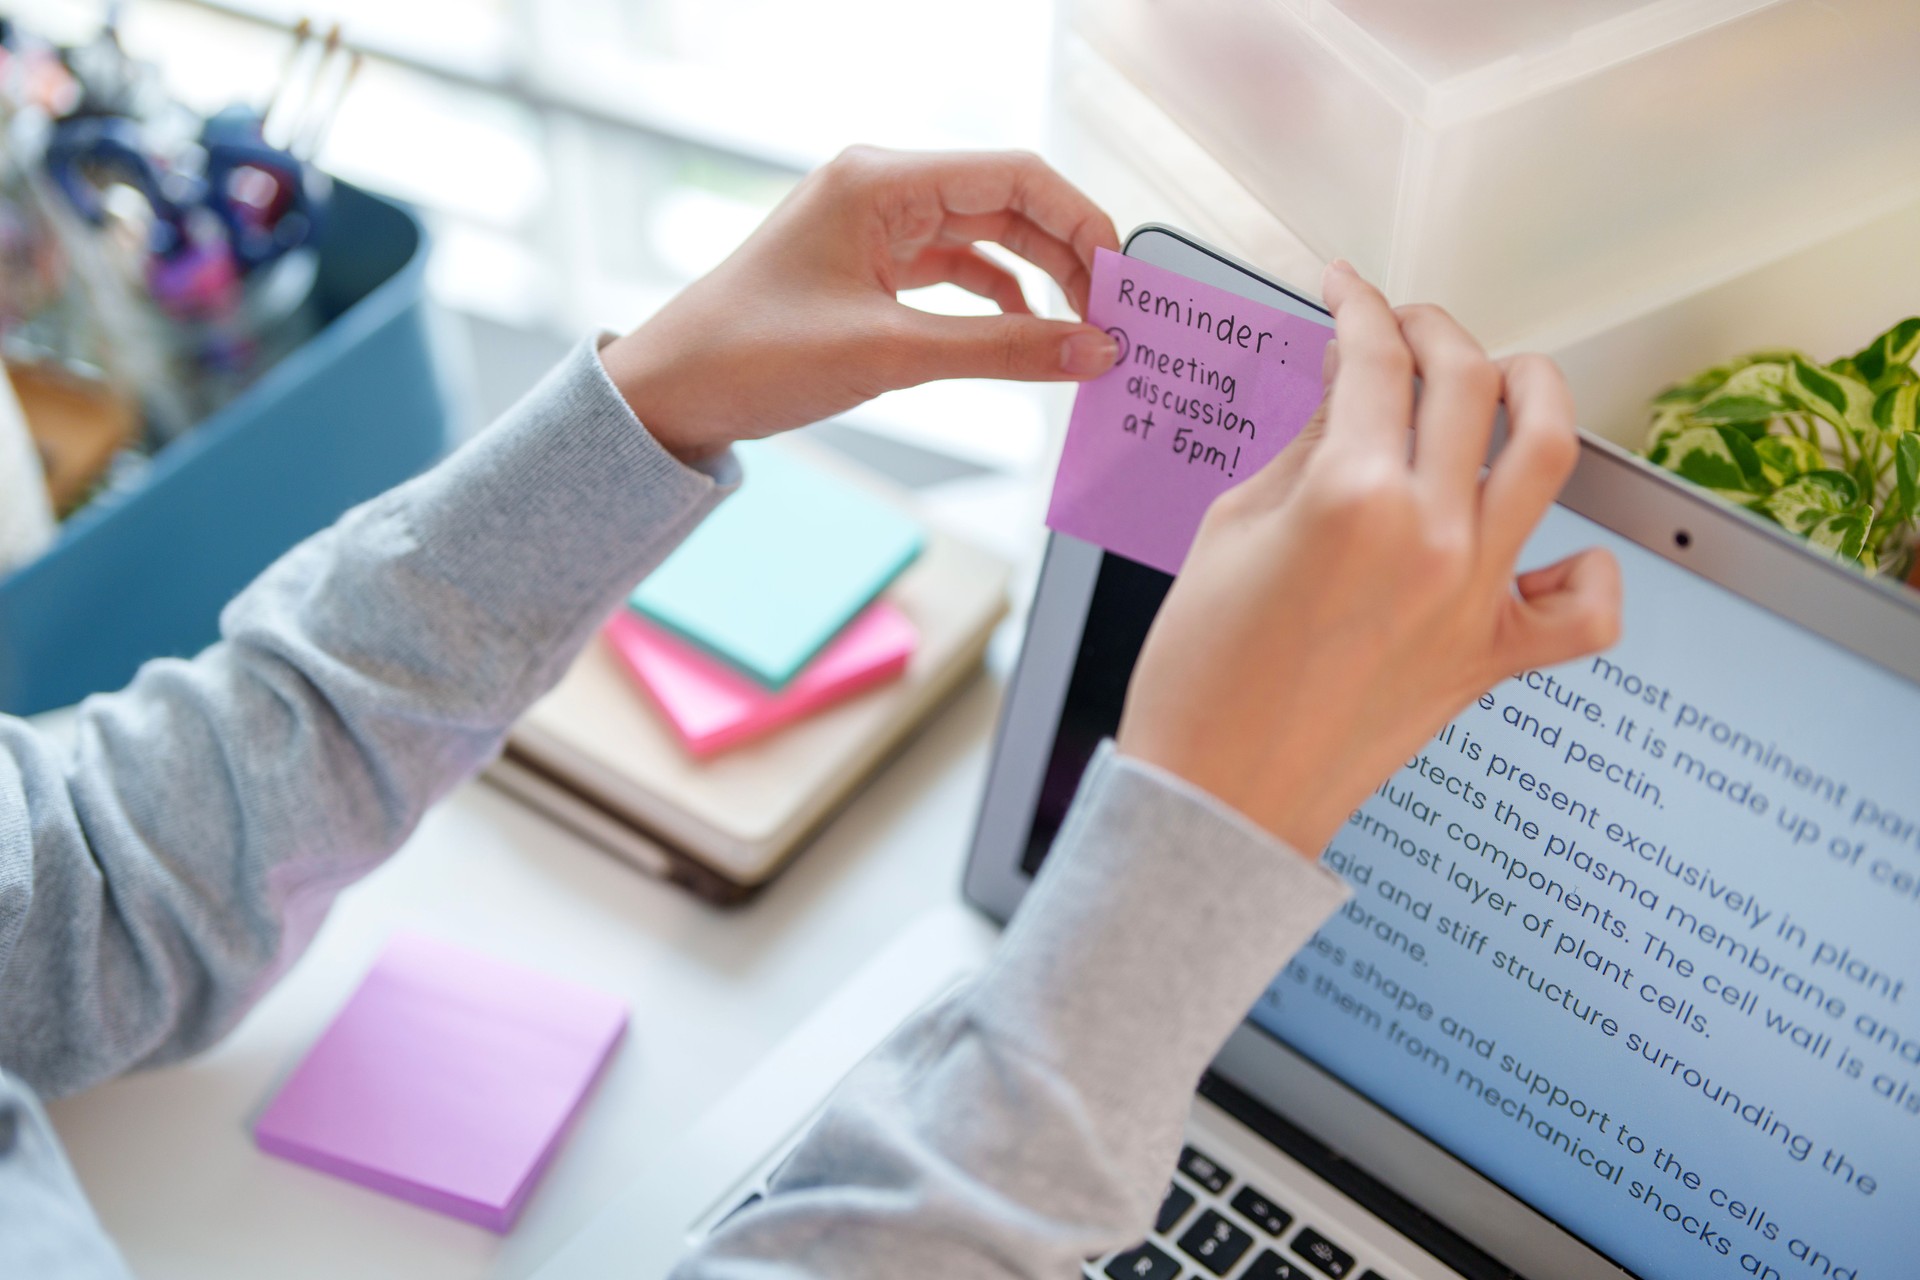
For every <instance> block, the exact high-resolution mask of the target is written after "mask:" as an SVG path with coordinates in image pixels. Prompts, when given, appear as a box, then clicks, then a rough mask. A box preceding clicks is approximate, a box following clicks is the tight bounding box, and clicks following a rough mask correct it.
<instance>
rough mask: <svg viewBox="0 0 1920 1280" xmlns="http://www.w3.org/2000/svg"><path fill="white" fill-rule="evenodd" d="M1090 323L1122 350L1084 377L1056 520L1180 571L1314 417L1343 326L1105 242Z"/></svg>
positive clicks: (1057, 483) (1133, 556)
mask: <svg viewBox="0 0 1920 1280" xmlns="http://www.w3.org/2000/svg"><path fill="white" fill-rule="evenodd" d="M1087 319H1088V320H1089V321H1090V322H1091V323H1093V324H1097V325H1099V326H1100V327H1101V328H1103V329H1105V330H1106V331H1107V332H1108V333H1111V334H1112V335H1113V336H1114V337H1115V338H1116V339H1118V341H1119V343H1120V359H1119V361H1118V362H1117V363H1116V364H1115V365H1114V367H1113V369H1112V370H1111V371H1109V372H1107V373H1105V374H1103V375H1101V376H1100V377H1098V378H1095V379H1094V380H1093V381H1092V382H1087V383H1083V384H1081V387H1080V393H1079V395H1078V397H1077V398H1076V399H1075V400H1074V403H1073V417H1072V418H1071V419H1070V420H1069V422H1068V424H1067V441H1066V447H1065V449H1064V450H1063V451H1062V452H1061V455H1060V471H1059V474H1058V475H1057V476H1056V477H1055V479H1054V484H1053V501H1052V504H1051V505H1050V506H1049V508H1048V510H1047V524H1048V526H1049V527H1051V528H1053V529H1057V530H1059V531H1060V532H1061V533H1066V534H1071V535H1072V536H1074V537H1076V538H1082V539H1085V540H1086V541H1088V542H1092V543H1094V544H1096V545H1098V546H1101V547H1104V548H1105V549H1107V550H1108V551H1112V552H1115V553H1117V554H1119V555H1123V556H1126V557H1127V558H1128V559H1130V560H1138V561H1139V562H1141V563H1142V564H1146V565H1151V566H1152V567H1153V568H1156V569H1159V570H1162V571H1163V572H1166V573H1176V572H1178V571H1179V569H1180V564H1181V562H1182V561H1183V560H1185V559H1186V556H1187V548H1188V547H1189V546H1190V545H1191V544H1192V542H1193V535H1194V534H1195V533H1196V532H1197V531H1198V530H1199V528H1200V518H1201V517H1202V516H1203V515H1205V514H1206V510H1207V507H1208V506H1209V505H1210V504H1211V503H1212V502H1213V500H1214V499H1215V498H1217V497H1219V496H1220V494H1222V493H1224V492H1226V491H1227V490H1228V489H1231V488H1232V487H1233V486H1234V485H1236V484H1238V483H1240V481H1242V480H1244V479H1246V478H1247V477H1248V476H1250V475H1252V474H1253V473H1254V472H1256V471H1258V470H1259V469H1260V468H1261V467H1263V466H1265V465H1266V464H1267V463H1268V462H1269V461H1271V460H1272V458H1273V457H1274V455H1275V454H1277V453H1279V452H1280V450H1281V449H1283V448H1285V447H1286V445H1287V443H1288V442H1289V441H1291V440H1292V439H1293V438H1294V437H1295V436H1296V435H1298V434H1299V433H1300V428H1301V427H1303V426H1305V425H1306V422H1307V419H1308V418H1309V417H1311V416H1312V415H1313V410H1314V407H1315V406H1316V405H1318V404H1319V402H1320V390H1321V387H1320V361H1321V357H1322V355H1323V354H1324V353H1325V351H1326V346H1327V342H1328V340H1329V339H1331V338H1332V337H1333V330H1332V329H1331V328H1329V327H1328V326H1327V325H1325V324H1323V323H1321V322H1319V321H1317V320H1309V319H1306V318H1304V317H1301V316H1296V315H1291V314H1289V313H1287V312H1285V311H1279V310H1276V309H1274V308H1272V307H1268V306H1263V305H1262V304H1260V303H1257V302H1250V301H1248V300H1247V299H1245V298H1242V297H1239V296H1237V295H1235V294H1232V293H1229V292H1227V291H1226V290H1224V289H1219V288H1215V287H1214V286H1212V285H1209V284H1202V283H1201V282H1199V281H1197V280H1190V279H1188V278H1187V277H1185V276H1183V275H1180V274H1178V273H1176V272H1173V271H1169V270H1167V269H1166V268H1164V267H1157V266H1153V265H1152V264H1150V263H1146V262H1141V261H1140V260H1139V259H1137V258H1128V257H1123V256H1121V255H1120V254H1117V253H1110V252H1108V251H1106V250H1104V249H1102V250H1099V251H1097V253H1096V255H1095V258H1094V265H1093V288H1092V294H1091V297H1090V300H1089V302H1088V306H1087Z"/></svg>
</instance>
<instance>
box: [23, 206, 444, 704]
mask: <svg viewBox="0 0 1920 1280" xmlns="http://www.w3.org/2000/svg"><path fill="white" fill-rule="evenodd" d="M425 273H426V233H425V231H424V229H423V228H422V227H421V225H420V223H419V221H418V220H417V219H416V218H415V217H414V216H413V215H412V214H411V213H409V212H407V211H406V210H404V209H402V208H400V207H399V206H398V205H395V204H393V203H391V202H389V201H386V200H383V199H380V198H379V197H377V196H374V195H371V194H369V193H367V192H365V191H361V190H358V189H357V188H354V187H351V186H348V185H346V184H345V183H336V184H335V185H334V198H333V206H332V210H331V213H330V216H329V219H328V225H327V233H326V237H325V239H324V240H323V241H322V243H321V245H320V265H319V271H318V276H317V279H316V282H315V285H314V290H315V301H316V302H317V303H318V305H319V308H320V315H321V318H322V324H321V328H320V330H319V332H318V333H316V334H315V335H314V337H313V338H312V339H311V340H310V341H308V342H307V343H306V344H304V345H303V346H301V347H300V348H299V349H298V350H296V351H295V352H293V353H292V354H291V355H289V356H287V357H286V358H285V359H284V360H282V361H281V362H280V363H278V364H277V365H275V366H274V367H273V368H272V369H270V370H268V371H267V373H265V374H264V375H263V376H262V377H261V378H260V380H259V381H258V382H256V383H254V385H253V386H251V387H249V388H248V389H247V390H246V391H244V392H243V393H241V395H239V396H238V397H236V398H235V399H234V400H233V401H232V402H231V403H230V404H228V405H227V406H226V407H225V408H223V409H221V410H220V411H219V412H218V413H216V414H214V415H213V416H212V417H211V418H209V419H207V421H205V422H204V423H202V424H200V425H199V426H198V427H196V428H195V429H194V430H192V431H191V432H189V433H188V434H186V435H185V436H183V437H181V438H180V439H179V440H176V441H174V442H173V443H171V444H169V445H168V446H167V447H166V448H164V449H162V450H161V451H160V452H159V453H158V454H156V455H155V456H154V458H153V461H152V464H151V465H150V467H149V468H148V470H147V472H146V475H145V476H144V478H143V479H142V481H141V483H140V484H139V485H138V486H137V487H136V488H134V489H132V490H130V491H129V492H126V493H122V494H111V495H108V496H104V497H102V498H101V499H98V500H96V501H95V502H94V503H93V504H92V505H90V506H89V507H87V508H86V509H85V510H83V511H81V512H80V513H79V514H77V515H75V516H74V517H73V518H72V519H71V520H69V521H67V523H66V524H65V525H64V526H62V528H61V531H60V536H59V538H58V539H57V540H56V541H55V543H54V545H53V546H52V547H51V548H50V549H49V550H48V551H47V553H46V554H45V555H43V556H42V557H40V558H39V559H38V560H35V561H34V562H32V563H31V564H29V565H27V566H25V567H23V568H22V569H20V570H19V571H18V572H16V573H14V574H12V575H11V576H9V577H6V578H4V579H0V711H6V712H10V713H12V714H15V715H27V714H31V713H33V712H36V711H44V710H48V709H50V708H53V707H60V706H65V705H67V704H69V703H72V702H76V701H78V700H79V699H81V698H83V697H85V696H86V695H87V694H89V693H94V692H96V691H99V690H104V689H115V688H118V687H119V686H121V685H123V684H125V683H126V681H127V680H128V679H129V678H130V677H131V676H132V675H133V673H134V671H135V670H136V669H137V668H138V667H139V665H140V664H141V663H142V662H144V661H146V660H147V659H148V658H153V657H158V656H161V655H165V654H176V655H181V656H185V655H190V654H193V653H195V652H197V651H198V650H200V649H201V648H203V647H205V646H206V645H207V644H208V643H209V642H210V641H212V640H213V639H214V638H215V636H216V634H217V625H218V619H219V613H220V609H221V607H222V606H224V605H225V604H226V602H227V601H228V600H230V599H232V598H233V596H234V594H235V593H236V592H237V591H239V590H240V588H241V587H243V586H245V585H246V584H247V583H248V582H249V581H251V580H252V579H253V578H254V577H255V576H256V575H257V574H259V572H260V571H261V570H262V569H264V568H266V567H267V565H268V564H270V563H272V561H273V560H274V559H275V558H276V557H277V556H279V555H280V553H281V552H283V551H285V550H287V548H289V547H291V546H292V545H293V544H294V543H296V542H298V541H300V540H301V539H302V538H304V537H306V536H307V535H308V534H311V533H314V532H316V531H318V530H319V529H322V528H324V527H325V526H326V525H328V524H330V523H332V521H333V520H334V519H335V518H336V517H338V516H339V515H340V513H341V512H343V511H345V510H346V509H347V508H348V507H350V506H353V505H354V504H355V503H358V502H361V501H364V500H365V499H367V498H370V497H372V496H373V495H375V494H377V493H379V492H380V491H381V490H383V489H387V488H390V487H391V486H393V485H394V484H397V483H399V482H400V481H402V480H404V479H406V478H407V477H409V476H411V475H413V474H415V473H416V472H418V471H420V470H421V469H422V468H424V467H426V466H427V465H428V464H429V463H431V462H432V461H434V459H436V458H437V457H438V456H439V455H440V454H441V453H442V452H443V451H444V450H445V448H446V444H447V440H448V438H449V429H450V426H451V418H452V411H451V407H450V403H449V400H448V397H447V396H446V394H445V390H444V388H443V386H442V384H441V381H440V379H439V377H438V376H437V373H436V367H435V363H434V359H433V355H432V348H431V343H430V340H429V335H428V323H427V316H426V284H425Z"/></svg>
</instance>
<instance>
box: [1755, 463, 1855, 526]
mask: <svg viewBox="0 0 1920 1280" xmlns="http://www.w3.org/2000/svg"><path fill="white" fill-rule="evenodd" d="M1859 501H1860V488H1859V486H1858V485H1856V484H1855V483H1854V482H1853V477H1852V476H1850V475H1848V474H1847V473H1846V472H1844V471H1815V472H1813V473H1811V474H1809V475H1804V476H1801V477H1800V478H1799V479H1798V480H1795V481H1794V482H1793V483H1791V484H1788V485H1783V486H1782V487H1781V488H1779V489H1777V490H1775V491H1774V493H1773V494H1771V495H1770V496H1769V497H1768V498H1767V499H1766V501H1764V502H1762V503H1761V504H1760V506H1761V507H1762V508H1764V509H1765V511H1766V512H1767V514H1768V515H1770V516H1772V517H1773V518H1774V519H1775V520H1778V521H1779V522H1780V523H1781V524H1782V525H1784V526H1785V527H1786V528H1789V529H1791V530H1793V531H1794V532H1795V533H1810V532H1811V531H1812V530H1813V528H1814V527H1815V526H1817V525H1819V524H1820V523H1822V522H1823V521H1825V520H1826V519H1827V518H1829V517H1831V516H1835V515H1838V514H1840V513H1842V512H1845V511H1847V510H1849V509H1851V508H1852V507H1854V506H1855V505H1856V504H1857V503H1858V502H1859Z"/></svg>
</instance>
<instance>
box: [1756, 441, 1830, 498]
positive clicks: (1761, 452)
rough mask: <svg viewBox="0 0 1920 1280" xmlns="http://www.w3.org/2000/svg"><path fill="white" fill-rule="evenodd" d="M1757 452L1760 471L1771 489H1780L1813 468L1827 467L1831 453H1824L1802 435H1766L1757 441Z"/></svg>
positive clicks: (1821, 468)
mask: <svg viewBox="0 0 1920 1280" xmlns="http://www.w3.org/2000/svg"><path fill="white" fill-rule="evenodd" d="M1753 452H1754V455H1755V456H1756V457H1758V458H1759V459H1760V473H1761V475H1762V476H1764V477H1765V478H1766V482H1767V486H1768V488H1770V489H1778V488H1779V487H1780V486H1781V485H1783V484H1787V483H1788V482H1790V481H1792V480H1795V479H1798V478H1799V477H1800V476H1803V475H1805V474H1806V473H1807V472H1809V471H1821V470H1824V469H1825V468H1826V465H1827V455H1825V454H1824V453H1822V452H1820V446H1819V445H1817V444H1815V443H1813V442H1812V441H1811V440H1802V439H1801V438H1800V437H1799V436H1765V437H1763V438H1761V439H1759V440H1755V441H1754V442H1753Z"/></svg>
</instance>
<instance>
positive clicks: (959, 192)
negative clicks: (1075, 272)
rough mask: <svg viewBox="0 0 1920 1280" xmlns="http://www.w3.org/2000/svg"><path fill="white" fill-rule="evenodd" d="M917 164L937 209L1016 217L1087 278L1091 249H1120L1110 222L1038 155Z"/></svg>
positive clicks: (971, 155)
mask: <svg viewBox="0 0 1920 1280" xmlns="http://www.w3.org/2000/svg"><path fill="white" fill-rule="evenodd" d="M921 162H922V163H924V164H926V165H927V166H928V169H927V177H928V178H929V179H930V181H931V183H932V185H933V190H934V192H935V194H936V196H937V198H938V199H939V202H940V207H941V208H942V209H944V210H945V211H946V212H948V213H950V214H957V215H959V216H961V217H967V216H977V215H980V214H991V213H1001V212H1012V213H1017V214H1020V215H1021V216H1022V217H1024V218H1026V219H1027V220H1028V221H1030V222H1032V223H1033V224H1034V225H1035V226H1036V227H1038V228H1039V229H1040V230H1041V231H1042V232H1044V233H1046V234H1047V235H1049V236H1052V237H1053V238H1054V239H1056V240H1059V241H1060V242H1061V243H1063V244H1065V245H1066V246H1067V247H1068V248H1069V249H1071V250H1072V251H1073V256H1074V257H1075V258H1076V259H1078V260H1079V263H1080V266H1081V268H1082V269H1084V270H1085V271H1087V272H1088V273H1089V274H1091V273H1092V271H1093V253H1094V250H1095V249H1114V250H1118V249H1119V248H1120V235H1119V233H1118V232H1117V231H1115V230H1114V226H1113V219H1111V218H1109V217H1108V216H1107V215H1106V214H1105V213H1103V212H1101V209H1100V206H1099V205H1097V204H1095V203H1094V202H1093V201H1092V200H1090V199H1088V198H1087V196H1086V195H1085V193H1083V192H1082V191H1081V190H1080V189H1079V188H1078V187H1076V186H1074V185H1073V184H1072V183H1071V182H1068V181H1067V180H1066V179H1065V178H1063V177H1061V176H1060V175H1059V174H1058V173H1056V172H1055V171H1054V170H1053V168H1052V167H1051V166H1049V165H1048V164H1047V162H1046V161H1044V160H1042V159H1041V158H1040V157H1039V156H1036V155H1031V154H1029V153H1026V152H1017V151H1015V152H1008V151H987V152H958V153H955V154H952V155H936V156H926V157H922V158H921ZM1036 265H1038V266H1041V267H1046V266H1047V265H1048V264H1046V263H1037V264H1036ZM1048 274H1049V275H1052V276H1054V278H1055V279H1056V280H1058V281H1059V283H1060V285H1061V287H1062V288H1066V287H1067V286H1068V281H1067V280H1063V279H1060V276H1059V273H1058V272H1056V271H1053V270H1049V271H1048ZM1085 301H1086V300H1085V299H1084V298H1081V299H1078V300H1077V302H1078V303H1080V304H1084V303H1085Z"/></svg>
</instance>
